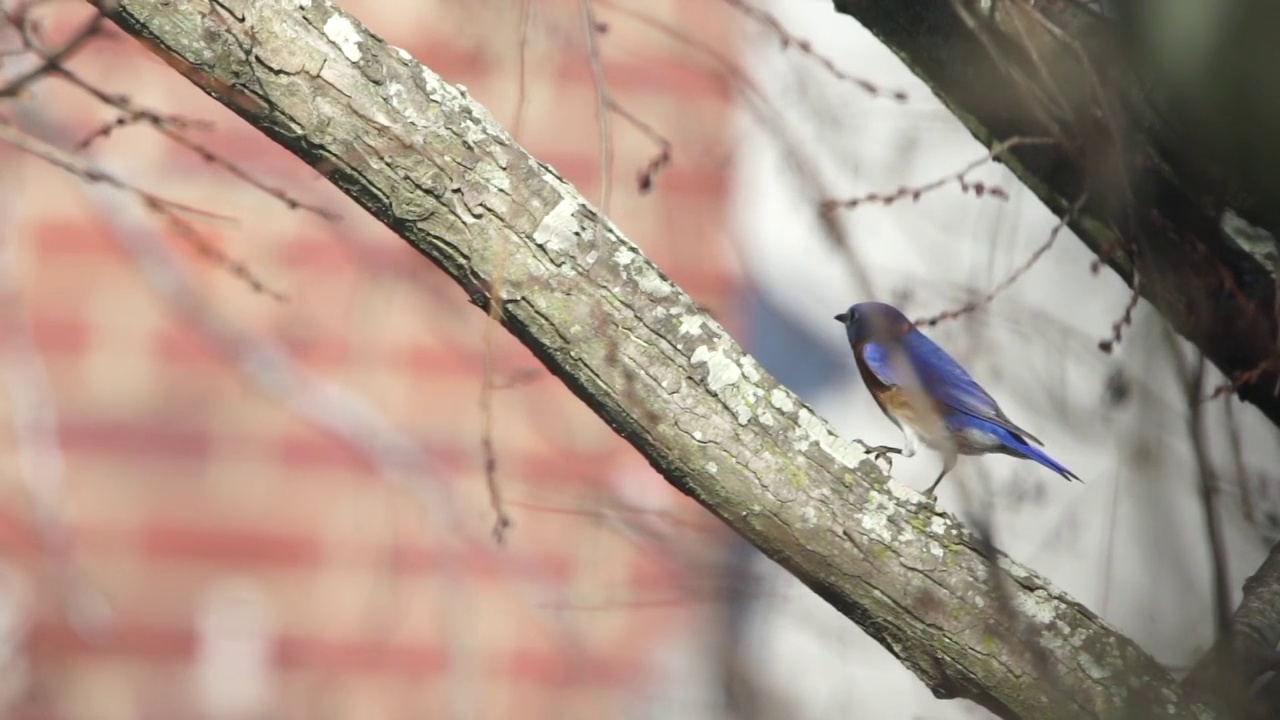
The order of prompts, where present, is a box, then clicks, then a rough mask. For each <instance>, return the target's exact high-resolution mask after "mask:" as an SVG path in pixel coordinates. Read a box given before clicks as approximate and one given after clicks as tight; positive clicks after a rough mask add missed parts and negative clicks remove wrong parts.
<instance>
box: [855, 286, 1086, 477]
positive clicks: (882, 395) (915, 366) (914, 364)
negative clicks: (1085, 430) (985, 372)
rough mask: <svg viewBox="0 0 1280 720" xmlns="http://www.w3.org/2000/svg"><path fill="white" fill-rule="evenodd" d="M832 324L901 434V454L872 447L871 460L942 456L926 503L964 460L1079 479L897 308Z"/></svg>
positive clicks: (873, 308) (868, 308)
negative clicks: (1012, 460)
mask: <svg viewBox="0 0 1280 720" xmlns="http://www.w3.org/2000/svg"><path fill="white" fill-rule="evenodd" d="M835 319H836V320H838V321H839V322H840V323H842V324H843V325H844V327H845V332H846V333H847V334H848V336H849V345H850V347H852V348H853V357H854V361H855V362H857V364H858V372H859V373H860V374H861V375H862V381H863V382H864V383H866V386H867V390H868V391H870V393H871V397H872V398H874V399H875V401H876V404H877V405H879V406H880V410H881V412H883V413H884V414H885V416H887V417H888V418H889V420H891V421H892V422H893V424H894V425H897V426H898V428H899V429H900V430H902V435H903V444H902V448H901V449H898V448H891V447H885V446H879V447H875V448H870V447H868V448H867V450H868V452H872V453H875V454H877V455H880V456H883V455H884V454H886V453H894V454H901V455H903V456H905V457H911V456H913V455H915V454H916V449H917V447H918V446H919V444H920V443H924V444H925V445H927V446H929V447H930V448H933V449H934V450H937V451H939V452H941V453H942V458H943V460H942V472H940V473H938V478H937V479H936V480H934V481H933V484H932V485H930V486H929V489H928V490H926V491H925V495H926V496H928V497H934V493H933V491H934V489H935V488H937V487H938V483H940V482H942V478H943V477H944V476H946V474H947V473H949V472H951V470H952V468H954V467H955V466H956V460H957V459H958V456H959V455H985V454H987V453H1002V454H1004V455H1012V456H1014V457H1019V458H1025V459H1027V460H1034V461H1036V462H1038V463H1040V464H1041V465H1043V466H1045V467H1047V468H1049V469H1050V470H1052V471H1054V472H1056V473H1058V474H1059V475H1061V476H1063V477H1064V478H1067V479H1068V480H1072V479H1074V480H1079V479H1080V478H1078V477H1076V475H1075V474H1074V473H1072V472H1071V471H1070V470H1068V469H1066V468H1065V467H1063V466H1062V465H1059V464H1058V463H1057V462H1056V461H1055V460H1054V459H1053V458H1051V457H1049V456H1048V455H1046V454H1045V453H1044V452H1043V451H1042V450H1039V449H1038V448H1036V447H1033V446H1032V445H1031V443H1029V442H1027V441H1028V440H1030V441H1031V442H1032V443H1035V444H1036V445H1044V443H1042V442H1040V441H1039V440H1038V439H1036V437H1035V436H1034V435H1032V434H1031V433H1029V432H1027V431H1026V430H1023V429H1022V428H1020V427H1018V426H1017V425H1014V424H1013V421H1012V420H1010V419H1009V418H1008V417H1007V416H1006V415H1005V414H1004V411H1003V410H1001V409H1000V406H999V405H997V404H996V401H995V400H993V399H992V398H991V396H990V395H988V394H987V391H986V390H983V389H982V386H981V385H979V384H978V383H977V382H975V381H974V379H973V378H971V377H969V373H967V372H965V371H964V368H962V367H960V363H958V362H956V361H955V359H954V358H952V357H951V356H950V355H948V354H947V351H946V350H943V349H942V348H941V347H939V346H938V345H936V344H935V343H934V342H933V341H932V340H930V339H929V338H927V337H925V335H924V333H922V332H920V331H919V330H917V329H916V327H915V325H913V324H912V323H911V321H910V320H908V319H907V318H906V316H905V315H903V314H902V313H901V312H899V311H898V309H897V308H895V307H893V306H892V305H886V304H885V303H878V302H865V303H858V304H856V305H853V306H852V307H850V308H849V309H848V310H847V311H845V312H842V313H840V314H839V315H836V318H835ZM864 447H867V446H866V445H864Z"/></svg>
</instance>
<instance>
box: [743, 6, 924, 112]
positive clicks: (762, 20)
mask: <svg viewBox="0 0 1280 720" xmlns="http://www.w3.org/2000/svg"><path fill="white" fill-rule="evenodd" d="M723 2H724V3H725V4H726V5H728V6H729V7H731V8H733V9H734V10H737V11H738V12H740V13H742V14H743V15H744V16H746V17H747V18H750V19H751V20H753V21H755V22H756V23H758V24H759V25H760V26H762V27H764V28H765V29H767V30H769V31H770V32H772V33H773V34H774V35H776V36H777V37H778V40H779V41H780V42H781V43H782V47H783V48H784V49H785V48H795V49H796V50H798V51H800V53H801V54H802V55H804V56H806V57H808V58H810V59H811V60H813V61H815V62H817V63H818V64H819V65H821V66H822V67H823V68H825V69H826V71H827V72H829V73H831V75H833V76H834V77H836V78H838V79H839V80H843V81H844V82H849V83H853V84H854V85H857V86H858V87H859V88H861V89H862V90H863V91H864V92H866V93H867V94H868V95H871V96H872V97H877V98H889V99H892V100H895V101H897V102H900V103H905V102H907V100H908V97H907V93H906V91H905V90H885V89H884V88H882V87H880V86H879V85H877V84H875V83H873V82H871V81H870V80H867V79H866V78H862V77H858V76H857V75H853V74H851V73H848V72H845V71H844V70H841V69H840V68H839V67H838V66H837V65H836V64H835V62H834V61H832V60H831V58H829V57H827V56H826V55H823V54H822V53H819V52H818V51H816V50H814V49H813V45H812V44H811V43H810V42H809V41H808V40H807V39H806V38H802V37H799V36H798V35H795V34H793V33H792V32H791V31H790V30H787V27H786V26H785V25H783V24H782V21H781V20H779V19H778V18H777V17H775V16H773V15H772V14H770V13H769V12H768V11H766V10H763V9H761V8H758V7H756V6H755V5H752V4H751V3H749V2H747V1H746V0H723Z"/></svg>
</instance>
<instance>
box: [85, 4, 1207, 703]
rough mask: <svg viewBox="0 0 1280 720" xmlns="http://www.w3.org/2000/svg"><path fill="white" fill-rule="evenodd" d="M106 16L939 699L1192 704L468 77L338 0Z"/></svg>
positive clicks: (138, 10) (137, 8)
mask: <svg viewBox="0 0 1280 720" xmlns="http://www.w3.org/2000/svg"><path fill="white" fill-rule="evenodd" d="M109 17H110V18H111V20H113V21H114V22H115V23H116V24H118V25H119V26H120V27H121V28H123V29H124V30H125V31H126V32H128V33H130V34H131V35H133V36H135V37H137V38H139V39H140V40H141V41H143V42H144V43H146V44H147V45H148V47H150V48H151V49H152V50H153V51H154V52H155V53H156V54H158V55H159V56H160V57H162V58H164V59H165V60H166V61H167V62H169V63H170V64H171V65H172V66H173V67H175V68H176V69H177V70H178V71H179V72H181V73H183V74H184V75H185V76H186V77H187V78H188V79H189V80H191V81H192V82H193V83H195V84H196V85H198V86H199V87H201V88H202V89H204V90H205V91H206V92H208V93H209V94H210V95H211V96H213V97H214V98H216V99H217V100H219V101H220V102H223V103H224V104H226V105H227V106H228V107H230V108H231V109H232V110H234V111H235V112H237V113H238V114H239V115H240V116H241V117H243V118H244V119H245V120H246V121H247V122H249V123H250V124H252V125H253V126H254V127H257V128H258V129H259V130H261V131H262V132H263V133H265V134H266V135H267V136H268V137H270V138H271V139H273V140H274V141H276V142H278V143H280V144H281V145H283V146H284V147H287V148H289V149H290V150H291V151H293V152H294V153H296V154H297V155H298V156H299V157H300V158H302V159H303V160H305V161H306V162H308V163H309V164H311V165H312V166H313V167H315V168H316V169H317V170H318V171H319V172H321V173H322V174H324V175H325V176H326V177H327V178H328V179H329V180H330V181H331V182H333V183H334V184H336V185H337V186H338V187H340V188H342V189H343V190H344V191H345V192H346V193H347V194H348V195H350V196H351V197H352V198H354V199H355V200H356V201H357V202H358V203H360V204H361V205H362V206H363V207H364V208H365V209H366V210H368V211H369V212H370V213H372V214H373V215H374V216H376V217H377V218H378V219H379V220H381V221H382V222H383V223H385V224H386V225H387V226H388V227H389V228H391V229H392V230H394V231H395V232H396V233H397V234H399V235H400V236H401V237H402V238H404V239H405V240H406V241H407V242H409V243H410V244H412V245H413V247H415V248H416V249H417V250H418V251H419V252H420V253H421V254H422V255H424V256H425V257H426V258H428V259H429V260H431V261H432V262H433V263H435V264H437V265H438V266H439V267H441V268H442V269H443V270H444V271H445V272H446V273H447V274H448V275H449V276H450V277H451V278H453V279H454V280H455V281H456V282H457V283H458V284H459V285H461V286H462V287H463V288H464V289H465V290H466V292H467V293H468V294H469V295H470V297H471V300H472V301H473V302H474V303H475V304H476V305H479V306H481V307H484V308H486V309H487V308H489V303H490V302H499V303H501V319H502V323H503V325H504V326H505V327H506V328H507V329H508V330H510V331H511V332H512V333H513V334H514V335H515V336H516V337H517V338H519V339H520V340H521V341H522V342H523V343H524V344H525V345H527V346H528V347H529V348H530V349H531V350H532V351H533V352H534V353H535V354H536V355H537V356H538V357H539V359H540V360H541V361H542V362H543V363H545V364H546V366H547V367H548V368H549V369H550V370H551V371H552V372H554V373H555V374H556V375H557V376H558V377H559V378H560V379H561V380H562V381H563V382H564V383H565V384H566V385H567V386H568V387H569V388H570V389H571V390H572V391H573V392H574V393H576V394H577V395H578V397H579V398H581V399H582V401H583V402H584V403H586V404H587V405H588V406H589V407H591V409H592V410H593V411H595V412H596V413H597V414H598V415H599V416H600V417H601V418H602V419H604V420H605V422H607V423H608V424H609V425H610V427H612V428H613V429H614V430H615V431H616V432H617V433H618V434H619V435H621V436H622V437H624V438H626V439H627V440H628V441H629V442H630V443H631V444H632V445H634V446H635V447H636V449H637V450H639V451H640V452H641V453H642V454H643V455H644V456H645V457H646V458H647V459H648V460H649V462H650V463H652V465H653V466H654V467H655V468H657V469H658V471H659V472H661V473H662V474H663V475H664V476H665V477H666V478H667V479H668V480H669V481H670V482H671V483H673V484H674V485H675V486H677V487H678V488H680V489H681V490H682V491H684V492H686V493H688V494H689V495H691V496H693V497H694V498H696V499H697V500H698V501H699V502H700V503H702V504H703V505H704V506H706V507H707V508H708V509H709V510H711V511H712V512H713V513H714V514H716V515H717V516H718V517H720V518H721V519H722V520H723V521H724V522H726V523H727V524H728V525H730V526H731V527H733V528H734V529H735V530H736V531H737V532H739V533H740V534H741V535H742V536H743V537H745V538H746V539H747V540H749V541H750V542H751V543H753V544H754V545H756V546H757V547H759V548H760V549H761V550H762V551H764V552H765V553H766V554H767V555H769V556H770V557H771V558H773V559H774V560H776V561H777V562H778V563H780V564H781V565H782V566H784V567H785V568H787V569H788V570H789V571H791V572H792V573H793V574H795V575H796V576H797V577H798V578H800V579H801V580H802V581H803V582H805V583H806V584H807V585H808V586H809V587H811V588H812V589H813V590H814V591H815V592H817V593H818V594H819V595H821V596H822V597H823V598H825V599H826V600H827V601H828V602H830V603H831V604H832V605H833V606H834V607H836V608H837V609H839V610H840V611H841V612H842V613H844V614H845V615H846V616H848V617H849V618H850V619H851V620H853V621H854V622H856V623H857V624H858V625H859V626H861V627H862V628H864V629H865V630H866V631H867V632H868V633H869V634H871V635H872V636H873V637H875V638H876V639H877V640H878V641H879V642H880V643H881V644H883V645H884V646H885V647H886V648H888V649H889V650H890V651H891V652H892V653H893V654H894V655H895V656H897V657H898V658H899V659H900V660H901V661H902V662H903V663H904V664H905V665H906V666H907V667H909V668H910V669H911V670H913V671H914V672H915V673H916V674H917V675H918V676H919V677H920V678H921V680H923V681H924V682H925V683H926V684H928V685H929V687H931V688H932V689H933V690H934V692H935V693H936V694H938V695H939V696H943V697H965V698H969V699H972V700H974V701H976V702H978V703H980V704H982V705H984V706H986V707H988V708H990V709H991V710H993V711H994V712H996V713H997V714H998V715H1001V716H1003V717H1006V718H1036V719H1037V720H1041V719H1054V718H1063V719H1066V718H1073V719H1074V718H1081V717H1086V718H1118V717H1125V718H1147V717H1150V718H1194V717H1202V718H1203V717H1209V715H1208V713H1207V711H1205V710H1203V709H1202V708H1198V707H1193V706H1191V705H1190V704H1188V702H1187V701H1186V700H1185V699H1184V698H1183V695H1182V690H1181V689H1180V687H1179V685H1178V683H1177V682H1175V681H1174V680H1173V678H1171V677H1170V676H1169V675H1168V674H1167V673H1166V672H1165V671H1164V670H1163V669H1162V668H1161V667H1160V666H1159V665H1158V664H1157V663H1156V662H1155V660H1153V659H1152V658H1151V657H1150V656H1148V655H1147V654H1146V653H1144V652H1143V651H1142V650H1141V649H1140V648H1139V647H1138V646H1137V645H1136V644H1135V643H1133V642H1132V641H1130V640H1129V639H1127V638H1125V637H1124V636H1122V635H1120V634H1119V633H1117V632H1116V631H1114V630H1113V629H1111V628H1110V627H1108V626H1107V625H1106V624H1105V623H1103V622H1102V621H1101V620H1100V619H1099V618H1098V617H1096V616H1095V615H1093V614H1092V613H1091V612H1089V611H1088V610H1087V609H1086V608H1084V607H1083V606H1081V605H1080V604H1078V603H1076V602H1075V601H1073V600H1071V599H1070V598H1069V597H1067V596H1066V595H1064V594H1063V593H1061V592H1060V591H1058V590H1056V589H1054V588H1053V587H1052V586H1050V585H1049V584H1048V583H1047V582H1046V581H1044V580H1043V579H1041V578H1039V577H1038V576H1037V575H1035V574H1034V573H1033V572H1031V571H1030V570H1027V569H1026V568H1023V567H1021V566H1019V565H1017V564H1016V563H1014V562H1012V561H1010V560H1009V559H1008V558H1005V557H1003V556H999V557H997V558H995V559H994V561H993V560H991V559H989V558H988V557H987V554H985V553H989V552H990V551H984V548H983V546H982V544H981V543H980V542H979V541H977V540H975V539H974V538H973V537H972V536H971V535H970V534H969V533H968V532H967V531H966V530H965V529H964V528H963V527H962V526H961V525H960V523H959V522H957V521H956V520H955V519H954V518H953V517H951V516H950V515H947V514H944V513H941V512H939V511H938V510H937V509H936V508H934V507H933V506H932V505H929V504H927V503H926V502H925V501H924V500H923V498H922V497H921V496H920V495H919V494H917V493H915V492H913V491H912V490H910V489H908V488H906V487H904V486H902V485H901V484H899V483H897V482H895V481H894V480H892V479H891V478H888V477H886V476H885V475H883V474H882V473H881V472H880V471H879V470H878V468H877V467H876V466H875V464H874V463H872V462H870V461H869V460H867V459H865V458H864V457H863V456H862V454H861V453H860V451H859V450H858V449H857V448H856V446H854V445H853V444H851V443H850V442H849V441H847V440H845V439H843V438H840V437H838V436H837V435H836V434H835V433H834V432H833V431H832V429H831V427H830V426H829V425H828V424H827V423H826V422H825V421H824V420H822V419H821V418H819V417H818V416H817V415H815V414H814V413H813V411H812V410H810V409H809V408H808V407H806V406H805V405H804V404H803V403H802V402H800V400H799V399H797V398H796V397H795V395H793V394H792V393H791V392H789V391H788V390H787V389H786V388H784V387H781V386H780V385H779V384H778V383H777V382H776V381H775V380H774V379H773V378H772V377H770V376H769V375H768V374H767V373H765V372H764V371H763V370H762V369H761V368H760V366H759V365H758V364H757V363H756V362H755V361H754V360H753V359H752V358H751V357H749V356H748V355H746V354H745V353H744V352H743V351H742V349H741V348H740V347H739V346H738V345H737V344H736V343H734V341H733V340H732V338H730V337H729V336H728V335H727V334H726V333H725V331H724V329H723V328H722V327H720V325H719V324H717V323H716V322H715V321H714V320H712V319H711V318H710V317H709V316H707V315H706V314H705V313H703V312H701V310H700V309H699V308H698V307H697V306H696V305H695V304H694V303H693V302H692V301H691V300H690V299H689V297H688V296H687V295H685V293H684V292H682V291H681V290H680V288H678V287H676V286H675V285H674V284H672V283H671V282H670V281H669V280H668V279H667V278H666V277H665V276H664V275H663V274H662V273H661V272H660V271H659V270H658V269H657V268H655V267H654V266H653V265H652V264H651V263H650V262H649V261H648V260H647V259H646V258H645V257H644V256H643V255H642V254H641V252H640V251H639V250H638V249H637V248H636V247H635V246H634V245H633V244H631V243H630V242H629V241H627V240H626V238H624V237H623V236H622V234H621V233H620V232H619V231H618V229H617V228H615V227H614V226H613V225H612V223H610V222H609V221H608V220H607V219H606V218H603V217H601V216H600V215H599V213H598V212H597V211H596V210H595V209H594V208H593V207H592V206H591V205H590V204H589V203H588V202H587V201H586V200H584V199H583V198H582V196H581V195H579V194H578V193H577V191H575V190H574V189H573V188H572V187H570V186H569V185H568V184H567V183H565V182H564V181H563V180H562V179H561V178H560V177H559V176H557V175H556V174H555V172H554V171H553V170H551V169H550V168H548V167H546V166H545V165H543V164H541V163H539V162H538V161H537V160H535V159H533V158H532V157H530V156H529V155H528V154H527V153H525V152H524V151H523V150H522V149H521V148H520V147H518V146H517V145H516V144H515V143H514V142H513V141H512V140H511V138H510V137H509V136H508V135H507V134H506V133H505V132H504V131H503V130H502V129H501V128H499V127H498V126H497V124H496V123H495V122H494V121H493V119H492V118H491V117H490V116H489V114H488V113H487V112H486V111H485V110H484V109H483V108H481V107H480V106H479V105H477V104H476V103H474V102H472V101H471V100H470V98H469V97H468V96H467V94H466V91H465V89H463V88H461V87H455V86H453V85H450V84H448V83H445V82H444V81H442V80H441V79H440V78H439V77H438V76H436V75H435V74H434V73H433V72H431V71H430V70H429V69H427V68H425V67H422V66H421V65H419V64H418V63H417V62H416V61H414V60H413V59H412V58H411V57H410V56H409V55H408V54H407V53H405V52H404V51H402V50H399V49H397V48H394V47H390V46H388V45H386V44H385V43H383V41H382V40H380V39H378V38H377V37H375V36H373V35H371V34H369V33H368V31H367V30H365V29H364V28H362V27H361V26H360V25H359V23H357V22H356V21H355V20H354V19H353V18H351V17H349V16H347V15H346V14H344V13H343V12H341V10H339V9H338V8H336V7H334V6H332V5H330V4H329V3H327V2H323V1H322V0H296V2H289V3H284V2H277V1H271V2H265V1H264V2H252V1H250V0H235V1H232V0H222V2H219V3H216V4H210V2H208V0H189V1H185V2H180V3H175V2H171V1H169V0H121V2H120V3H119V6H118V8H117V9H115V10H114V11H113V12H112V13H111V14H110V16H109ZM498 267H503V268H505V273H504V277H502V278H501V279H499V278H495V275H494V273H495V269H496V268H498ZM494 288H498V289H497V290H493V289H494ZM491 292H496V293H497V294H498V296H499V297H497V298H491V296H490V293H491ZM991 573H996V577H991ZM1005 608H1012V609H1013V611H1005V610H1004V609H1005Z"/></svg>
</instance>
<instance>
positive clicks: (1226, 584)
mask: <svg viewBox="0 0 1280 720" xmlns="http://www.w3.org/2000/svg"><path fill="white" fill-rule="evenodd" d="M1164 330H1165V338H1166V340H1167V342H1168V346H1169V355H1170V357H1171V358H1172V359H1173V362H1174V365H1176V366H1177V370H1178V377H1179V378H1181V379H1182V383H1183V389H1184V394H1185V397H1186V402H1187V413H1188V417H1187V436H1188V439H1189V440H1190V441H1191V450H1192V452H1193V454H1194V455H1195V459H1196V470H1197V474H1198V476H1199V484H1200V502H1201V504H1202V505H1203V507H1204V524H1205V537H1206V540H1207V542H1208V544H1209V556H1210V558H1212V563H1213V564H1212V567H1211V571H1212V573H1213V618H1214V628H1215V630H1216V632H1217V633H1218V634H1219V635H1221V634H1222V633H1226V632H1227V631H1228V630H1229V628H1230V624H1231V584H1230V580H1229V579H1228V569H1227V549H1226V546H1225V541H1224V539H1223V537H1222V528H1221V525H1220V523H1219V520H1218V503H1217V494H1218V482H1219V481H1218V476H1217V472H1216V471H1215V470H1214V467H1213V459H1212V458H1211V457H1210V454H1209V440H1208V431H1207V428H1206V424H1205V417H1204V403H1202V402H1200V393H1201V392H1202V388H1203V385H1204V378H1205V359H1204V354H1203V353H1200V352H1196V359H1195V364H1194V366H1192V365H1191V364H1190V363H1189V362H1188V361H1187V359H1186V358H1185V357H1183V354H1182V349H1181V348H1179V347H1178V340H1177V338H1176V337H1175V336H1174V334H1173V330H1172V329H1170V328H1169V327H1168V326H1167V325H1166V326H1164Z"/></svg>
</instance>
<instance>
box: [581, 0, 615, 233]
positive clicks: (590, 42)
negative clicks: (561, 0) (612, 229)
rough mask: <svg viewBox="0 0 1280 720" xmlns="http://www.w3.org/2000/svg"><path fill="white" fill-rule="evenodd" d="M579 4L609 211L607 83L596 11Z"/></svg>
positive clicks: (603, 200) (603, 205)
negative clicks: (594, 95) (597, 38)
mask: <svg viewBox="0 0 1280 720" xmlns="http://www.w3.org/2000/svg"><path fill="white" fill-rule="evenodd" d="M578 5H579V7H581V8H582V24H583V25H584V26H585V30H586V39H587V63H588V64H589V65H590V66H591V81H592V83H593V84H594V85H595V88H596V122H597V123H598V124H599V127H600V212H601V214H602V215H605V216H607V215H608V214H609V196H610V194H611V190H612V187H611V186H612V183H613V129H612V123H611V121H610V117H609V110H610V104H611V102H610V98H609V87H608V86H607V85H606V84H605V79H604V65H603V64H602V63H601V62H600V48H599V44H598V43H597V42H596V33H598V32H600V25H599V24H598V23H597V22H596V11H595V8H594V7H592V6H591V0H578Z"/></svg>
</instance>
